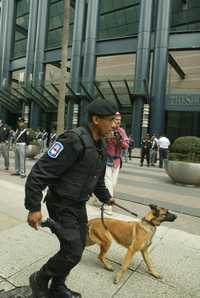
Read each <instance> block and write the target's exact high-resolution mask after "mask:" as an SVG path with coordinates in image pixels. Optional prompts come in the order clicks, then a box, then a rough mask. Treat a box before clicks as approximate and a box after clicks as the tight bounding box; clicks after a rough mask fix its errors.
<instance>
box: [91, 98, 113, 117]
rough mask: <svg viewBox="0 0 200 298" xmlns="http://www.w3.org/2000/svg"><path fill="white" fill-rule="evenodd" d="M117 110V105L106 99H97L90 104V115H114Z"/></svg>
mask: <svg viewBox="0 0 200 298" xmlns="http://www.w3.org/2000/svg"><path fill="white" fill-rule="evenodd" d="M117 111H118V109H117V107H116V106H115V105H114V104H113V103H111V102H110V101H108V100H105V99H95V100H94V101H93V102H91V103H90V104H89V105H88V113H89V115H97V116H112V115H115V113H116V112H117Z"/></svg>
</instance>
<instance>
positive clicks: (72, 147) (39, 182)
mask: <svg viewBox="0 0 200 298" xmlns="http://www.w3.org/2000/svg"><path fill="white" fill-rule="evenodd" d="M82 151H83V145H82V143H81V141H80V138H79V136H77V135H75V134H68V135H67V136H66V137H64V138H62V137H61V138H58V140H57V141H56V143H55V144H54V145H53V146H52V147H51V148H50V149H49V151H48V152H47V153H45V154H44V155H43V156H42V157H41V158H40V159H39V160H38V162H37V163H36V164H35V165H34V166H33V168H32V170H31V172H30V174H29V175H28V177H27V181H26V185H25V208H26V209H28V210H29V211H32V212H33V211H39V210H40V209H41V201H42V197H43V194H42V191H43V190H44V189H45V188H46V187H47V186H50V185H53V184H56V182H57V181H58V180H59V178H60V177H61V176H62V175H63V174H64V172H66V171H67V170H68V169H70V167H72V165H73V164H74V163H75V162H76V160H77V159H78V158H79V156H80V155H81V153H82Z"/></svg>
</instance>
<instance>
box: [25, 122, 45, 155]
mask: <svg viewBox="0 0 200 298" xmlns="http://www.w3.org/2000/svg"><path fill="white" fill-rule="evenodd" d="M27 133H28V140H29V144H28V146H27V150H26V157H28V158H34V157H35V156H36V155H38V154H39V153H40V148H41V144H40V143H39V140H38V139H37V132H36V131H35V130H34V129H32V128H29V129H27Z"/></svg>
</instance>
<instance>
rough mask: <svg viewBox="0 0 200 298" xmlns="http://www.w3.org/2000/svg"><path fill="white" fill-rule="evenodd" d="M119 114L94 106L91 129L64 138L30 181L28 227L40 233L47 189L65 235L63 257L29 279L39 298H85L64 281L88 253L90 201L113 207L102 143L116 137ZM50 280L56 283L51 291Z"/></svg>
mask: <svg viewBox="0 0 200 298" xmlns="http://www.w3.org/2000/svg"><path fill="white" fill-rule="evenodd" d="M116 111H117V108H116V107H115V106H114V105H112V104H111V103H110V102H108V101H106V100H94V101H93V102H92V103H91V104H90V105H89V106H88V114H89V121H88V125H87V126H86V127H79V128H75V129H72V130H68V131H66V132H64V133H63V134H62V135H60V136H59V137H58V138H57V140H56V141H55V143H54V144H53V145H52V147H51V148H50V149H49V150H48V152H47V153H45V154H44V155H43V156H42V157H41V158H40V159H39V160H38V162H37V163H36V164H35V165H34V167H33V168H32V170H31V173H30V174H29V175H28V177H27V181H26V185H25V207H26V209H28V210H29V214H28V218H27V222H28V224H29V225H30V226H31V227H32V228H34V229H36V230H37V228H38V224H39V223H40V222H41V221H42V213H41V200H42V191H43V190H44V189H45V188H46V187H47V186H48V192H47V195H46V197H45V201H46V204H47V209H48V212H49V216H50V217H51V218H52V219H54V220H55V221H56V222H57V223H59V224H60V226H61V233H62V234H63V239H61V240H60V250H59V251H58V253H57V254H56V255H54V256H53V257H52V258H50V259H49V260H48V262H47V263H46V264H45V265H44V266H43V267H42V268H41V269H40V270H39V271H38V272H35V273H33V274H32V275H31V276H30V286H31V288H32V291H33V296H34V297H40V298H44V297H49V296H50V297H51V298H56V297H59V298H78V297H81V294H79V293H76V292H73V291H71V290H70V289H68V288H67V287H66V286H65V279H66V277H67V275H68V274H69V273H70V271H71V269H72V268H73V267H74V266H76V265H77V264H78V263H79V262H80V259H81V256H82V253H83V250H84V246H85V241H86V232H87V213H86V201H87V200H88V199H89V196H90V195H91V194H92V193H94V194H95V195H96V196H97V198H98V199H99V200H100V201H102V202H104V203H107V204H112V203H113V199H112V198H111V195H110V193H109V191H108V189H107V188H106V187H105V183H104V175H105V167H106V156H105V145H104V140H103V137H106V136H107V135H109V134H110V133H111V132H112V126H113V124H114V119H115V117H114V115H115V113H116ZM49 280H52V282H51V286H50V289H48V282H49ZM48 295H49V296H48Z"/></svg>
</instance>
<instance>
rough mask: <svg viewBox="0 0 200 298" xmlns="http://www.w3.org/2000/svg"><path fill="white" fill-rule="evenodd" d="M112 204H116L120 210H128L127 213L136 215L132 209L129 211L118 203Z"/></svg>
mask: <svg viewBox="0 0 200 298" xmlns="http://www.w3.org/2000/svg"><path fill="white" fill-rule="evenodd" d="M113 205H114V206H116V207H118V208H120V209H122V210H124V211H126V212H128V213H130V214H131V215H133V216H136V217H137V216H138V214H137V213H135V212H133V211H130V210H129V209H127V208H125V207H123V206H121V205H119V204H118V203H115V202H113Z"/></svg>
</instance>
